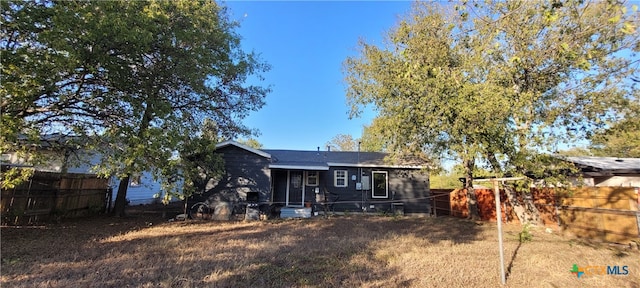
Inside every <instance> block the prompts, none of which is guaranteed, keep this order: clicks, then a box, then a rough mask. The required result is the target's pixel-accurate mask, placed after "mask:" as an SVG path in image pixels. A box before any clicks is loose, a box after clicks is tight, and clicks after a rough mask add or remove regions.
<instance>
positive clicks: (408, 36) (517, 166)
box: [344, 1, 639, 222]
mask: <svg viewBox="0 0 640 288" xmlns="http://www.w3.org/2000/svg"><path fill="white" fill-rule="evenodd" d="M581 2H582V1H568V2H566V3H561V2H542V1H523V2H513V1H508V2H493V1H487V2H486V4H480V3H477V2H473V3H466V2H463V4H462V5H455V6H452V5H449V6H438V5H436V4H435V3H416V4H415V5H414V6H413V10H412V12H411V13H410V15H408V16H407V17H406V18H405V19H402V20H401V21H400V23H399V24H398V25H397V26H396V27H395V28H394V29H392V30H391V31H390V32H389V33H388V34H387V39H386V40H387V41H386V44H387V45H386V46H385V47H378V46H374V45H370V44H367V43H365V42H362V41H361V42H360V55H359V56H357V57H349V58H347V59H346V60H345V63H344V67H345V68H344V70H345V74H346V79H345V81H346V82H347V85H348V88H347V100H348V103H349V104H350V106H351V116H352V117H357V116H358V115H359V113H360V111H361V108H362V107H365V106H367V105H370V104H373V105H374V106H375V108H376V109H377V111H378V118H379V120H378V121H379V122H380V123H381V127H380V131H382V132H383V133H385V138H387V139H388V143H389V148H388V149H389V150H390V151H392V152H394V153H395V152H397V151H405V150H410V151H425V150H428V151H434V152H435V153H437V154H438V155H443V157H445V156H446V157H453V158H456V159H458V160H459V161H460V162H461V163H462V164H463V167H464V170H465V173H464V175H465V178H466V183H467V184H466V185H467V191H468V199H469V202H468V205H469V211H470V215H471V217H472V218H477V217H478V214H477V208H476V207H475V206H476V205H475V195H474V192H473V187H472V184H471V183H472V181H473V177H474V176H473V171H474V169H475V167H476V165H478V164H483V165H487V166H488V167H490V168H491V170H492V171H493V172H494V174H495V175H496V176H500V175H505V174H511V175H523V174H530V173H534V174H536V176H540V177H546V176H548V175H545V174H544V173H545V172H547V171H548V169H543V168H545V167H550V166H558V165H563V164H562V163H560V162H559V161H557V159H556V158H554V157H550V156H549V155H547V154H544V153H543V152H545V151H547V152H548V151H554V150H555V147H557V146H558V143H563V142H565V143H570V142H573V141H576V140H580V139H585V137H586V136H587V134H589V133H592V132H593V131H594V130H596V129H598V128H600V127H603V126H604V123H605V122H606V120H607V119H611V120H613V119H615V118H617V117H619V114H616V113H615V111H617V110H619V109H621V107H623V106H624V105H625V104H627V103H630V102H633V101H637V98H634V95H633V94H632V93H630V91H631V88H630V87H629V86H628V85H626V83H627V82H628V81H625V79H629V77H631V76H632V75H634V74H635V73H637V66H638V62H639V61H638V59H637V57H636V56H635V52H633V51H638V48H639V44H638V43H639V41H638V40H639V39H638V34H637V33H635V27H637V24H638V13H637V12H636V8H635V6H634V8H633V9H632V10H633V13H628V11H627V8H626V7H625V6H624V5H622V4H617V3H608V2H588V3H581ZM629 55H630V56H629ZM603 120H605V121H603ZM556 176H557V175H556ZM553 179H559V178H558V177H554V178H553ZM554 181H555V180H554ZM521 184H522V183H521ZM553 184H556V183H553ZM526 186H528V185H522V187H526ZM508 194H509V197H510V199H515V197H513V194H512V193H508ZM514 208H515V207H514ZM527 208H530V209H533V208H535V207H534V206H533V205H529V207H527ZM523 222H524V221H523Z"/></svg>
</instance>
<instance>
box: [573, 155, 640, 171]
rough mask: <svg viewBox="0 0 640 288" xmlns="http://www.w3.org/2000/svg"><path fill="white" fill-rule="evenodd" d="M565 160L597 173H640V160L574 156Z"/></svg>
mask: <svg viewBox="0 0 640 288" xmlns="http://www.w3.org/2000/svg"><path fill="white" fill-rule="evenodd" d="M564 159H566V160H567V161H570V162H573V163H574V164H576V165H578V166H582V167H589V168H591V169H593V170H595V171H611V172H617V173H640V158H618V157H592V156H579V157H575V156H572V157H564Z"/></svg>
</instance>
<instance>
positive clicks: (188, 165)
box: [155, 118, 224, 214]
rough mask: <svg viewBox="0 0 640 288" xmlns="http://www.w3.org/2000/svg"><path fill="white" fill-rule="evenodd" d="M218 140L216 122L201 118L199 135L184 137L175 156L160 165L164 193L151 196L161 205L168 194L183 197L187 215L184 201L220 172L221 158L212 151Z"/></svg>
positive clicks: (219, 174) (185, 205) (221, 170)
mask: <svg viewBox="0 0 640 288" xmlns="http://www.w3.org/2000/svg"><path fill="white" fill-rule="evenodd" d="M218 142H219V140H218V128H217V125H216V124H215V123H214V122H213V121H212V120H211V119H208V118H207V119H205V120H204V123H203V126H202V130H201V131H200V135H199V136H195V137H188V138H186V139H184V141H183V143H182V145H181V146H180V149H181V150H179V157H174V158H172V159H170V160H169V161H168V163H167V165H165V166H163V167H161V168H160V170H159V172H160V176H161V178H162V187H163V190H164V193H163V194H160V193H159V194H157V195H155V196H157V198H161V199H162V203H163V204H165V205H166V204H168V203H169V201H170V200H171V199H172V197H176V198H178V199H181V200H183V201H184V214H187V208H188V207H187V203H188V201H187V200H188V199H189V198H190V197H191V196H193V195H194V194H202V193H204V192H205V190H206V187H207V184H208V183H209V181H211V180H214V181H218V180H220V178H221V177H222V175H223V174H224V159H223V158H222V156H221V155H220V154H217V153H212V152H213V151H215V150H216V144H218Z"/></svg>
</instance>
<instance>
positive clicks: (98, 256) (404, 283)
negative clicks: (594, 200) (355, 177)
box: [0, 213, 640, 287]
mask: <svg viewBox="0 0 640 288" xmlns="http://www.w3.org/2000/svg"><path fill="white" fill-rule="evenodd" d="M496 231H497V230H496V226H495V224H492V223H476V222H472V221H467V220H462V219H455V218H446V217H439V218H409V217H395V218H394V217H381V216H362V215H359V214H353V215H348V216H333V217H329V218H328V219H327V218H322V217H319V218H314V219H304V220H269V221H258V222H205V221H200V222H198V221H187V222H166V221H164V220H163V219H162V218H160V217H158V216H157V215H154V214H142V213H140V214H137V215H134V216H131V217H128V218H121V219H119V218H107V217H95V218H91V219H82V220H66V221H63V222H62V223H60V224H51V225H44V226H39V227H3V228H2V235H1V236H2V237H1V238H0V239H1V252H2V262H1V263H2V266H1V276H0V280H1V282H0V284H1V286H2V287H498V286H500V277H499V271H500V270H499V266H498V247H497V232H496ZM528 231H529V233H530V234H531V241H530V242H521V241H520V233H521V232H522V227H521V226H519V225H511V224H507V225H505V226H504V234H503V236H504V247H505V251H504V252H505V269H507V270H508V275H507V285H506V287H524V286H526V287H531V286H535V287H578V286H579V287H639V286H640V281H639V280H638V279H639V277H638V275H640V263H639V261H638V259H640V252H638V251H637V250H629V249H625V248H621V247H614V246H609V245H606V244H597V243H585V242H580V241H576V240H571V239H568V238H563V237H562V236H560V235H557V234H556V233H552V234H549V233H546V232H545V231H544V229H543V228H538V227H530V228H529V230H528ZM574 263H575V264H577V265H578V266H588V265H604V266H606V265H620V266H624V265H626V266H628V271H629V274H628V275H627V276H622V275H619V276H612V275H595V276H594V275H588V276H583V277H581V278H580V279H578V278H577V277H576V276H575V275H573V274H571V273H570V272H569V270H570V269H571V268H572V265H573V264H574Z"/></svg>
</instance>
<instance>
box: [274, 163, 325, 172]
mask: <svg viewBox="0 0 640 288" xmlns="http://www.w3.org/2000/svg"><path fill="white" fill-rule="evenodd" d="M269 169H290V170H320V171H328V170H329V167H328V166H318V165H287V164H269Z"/></svg>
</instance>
